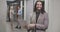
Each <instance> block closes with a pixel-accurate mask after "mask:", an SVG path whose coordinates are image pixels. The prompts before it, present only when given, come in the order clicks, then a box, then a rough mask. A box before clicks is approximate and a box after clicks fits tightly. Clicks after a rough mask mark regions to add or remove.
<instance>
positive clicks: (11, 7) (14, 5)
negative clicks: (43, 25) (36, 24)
mask: <svg viewBox="0 0 60 32" xmlns="http://www.w3.org/2000/svg"><path fill="white" fill-rule="evenodd" d="M36 1H37V0H0V32H27V30H26V29H24V28H22V29H16V28H15V27H16V26H17V20H18V19H17V18H18V16H17V12H18V9H21V11H22V16H21V17H22V19H23V20H26V21H27V22H28V23H30V14H31V13H33V6H34V3H35V2H36ZM41 1H43V2H44V6H45V10H46V12H48V14H49V27H48V29H47V31H46V32H60V13H59V12H60V9H59V8H60V4H59V3H60V0H41ZM18 7H20V8H18ZM11 12H12V14H13V15H14V16H13V17H11V15H10V13H11ZM10 17H11V18H12V21H10V20H11V19H10Z"/></svg>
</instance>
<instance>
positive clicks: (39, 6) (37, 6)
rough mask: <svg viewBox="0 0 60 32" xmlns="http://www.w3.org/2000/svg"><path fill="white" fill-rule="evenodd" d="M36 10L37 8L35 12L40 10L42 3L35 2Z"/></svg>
mask: <svg viewBox="0 0 60 32" xmlns="http://www.w3.org/2000/svg"><path fill="white" fill-rule="evenodd" d="M36 8H37V10H41V8H42V3H41V2H37V5H36Z"/></svg>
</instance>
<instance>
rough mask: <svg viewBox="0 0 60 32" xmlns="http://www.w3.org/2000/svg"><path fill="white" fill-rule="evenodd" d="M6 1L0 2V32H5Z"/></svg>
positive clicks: (0, 0) (1, 0)
mask: <svg viewBox="0 0 60 32" xmlns="http://www.w3.org/2000/svg"><path fill="white" fill-rule="evenodd" d="M6 13H7V6H6V0H0V32H6Z"/></svg>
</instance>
